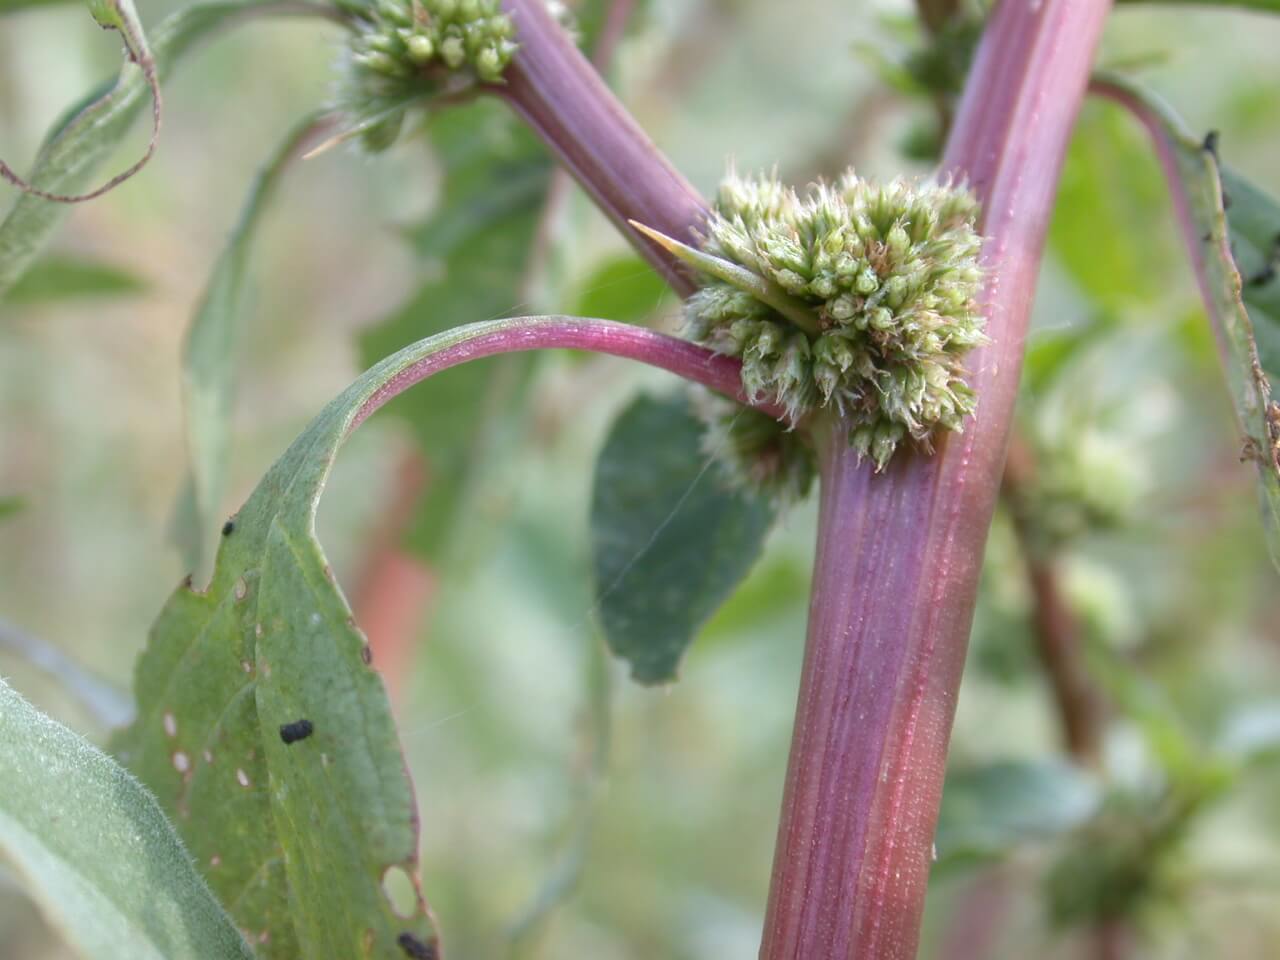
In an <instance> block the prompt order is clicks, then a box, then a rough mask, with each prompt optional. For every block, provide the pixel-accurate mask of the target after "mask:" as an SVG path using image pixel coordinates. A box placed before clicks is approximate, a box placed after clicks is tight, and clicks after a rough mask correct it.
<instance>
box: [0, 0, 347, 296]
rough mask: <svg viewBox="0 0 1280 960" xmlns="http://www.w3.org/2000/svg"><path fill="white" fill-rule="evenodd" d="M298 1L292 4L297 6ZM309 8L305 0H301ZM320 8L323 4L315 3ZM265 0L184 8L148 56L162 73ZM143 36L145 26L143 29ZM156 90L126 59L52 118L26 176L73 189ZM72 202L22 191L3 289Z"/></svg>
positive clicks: (0, 228)
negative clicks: (110, 78)
mask: <svg viewBox="0 0 1280 960" xmlns="http://www.w3.org/2000/svg"><path fill="white" fill-rule="evenodd" d="M298 9H299V8H298V6H297V5H294V12H297V11H298ZM301 9H305V8H301ZM316 9H317V15H323V8H320V7H319V6H318V5H317V8H316ZM275 10H276V8H275V7H274V6H273V5H272V4H270V3H264V2H263V0H224V2H215V3H201V4H196V5H194V6H190V7H187V8H185V9H183V10H179V11H177V12H176V13H174V14H172V15H171V16H169V17H167V18H166V19H165V20H164V21H163V22H161V23H160V24H159V25H158V26H157V27H156V29H155V30H154V31H152V33H151V37H150V56H151V58H152V59H153V60H154V61H155V65H156V73H157V75H158V76H159V77H160V79H162V80H163V79H164V77H165V76H166V75H167V74H168V72H169V71H170V70H171V69H172V68H173V67H174V66H175V65H176V64H177V63H178V62H179V61H180V60H181V59H182V58H183V57H184V56H185V55H186V54H187V53H188V52H189V51H190V50H191V48H192V47H194V46H195V45H196V44H197V43H198V42H199V41H201V40H203V39H205V38H206V37H208V36H209V35H211V34H213V33H215V32H216V31H217V30H219V29H220V28H222V27H224V26H227V25H229V24H231V23H233V22H236V21H238V20H242V19H245V18H248V17H252V16H255V15H266V14H270V13H272V12H275ZM116 16H120V14H119V12H118V10H117V13H116ZM137 35H138V36H139V37H140V36H141V32H140V28H139V31H138V34H137ZM149 96H150V91H149V87H148V83H147V80H146V77H145V76H144V74H143V71H142V70H141V69H140V68H139V67H138V65H137V64H135V63H133V62H129V63H126V64H125V66H124V68H123V69H122V70H121V72H120V75H119V77H118V78H117V79H116V80H115V81H114V82H113V83H109V84H107V85H106V87H105V88H102V89H98V90H95V91H94V92H93V94H91V95H90V96H89V97H87V98H85V99H84V100H82V101H81V102H80V103H78V104H76V105H75V106H74V107H72V108H71V109H70V110H68V111H67V112H66V113H65V114H64V115H63V117H62V118H61V119H60V120H59V121H58V122H57V123H55V124H54V127H53V131H52V132H51V133H50V135H49V137H48V139H47V140H46V141H45V143H44V145H43V146H42V147H41V148H40V152H39V154H38V155H37V157H36V160H35V163H34V166H33V169H32V171H31V173H30V174H29V176H28V177H27V180H28V182H30V183H31V184H32V185H33V186H35V187H37V188H39V189H40V190H44V191H47V192H50V193H57V194H73V193H75V192H76V191H77V190H81V189H83V188H84V187H85V186H86V185H89V180H90V177H92V176H93V174H94V172H95V171H96V170H97V168H98V167H99V165H101V164H102V162H103V161H105V160H106V159H107V157H108V156H109V155H110V154H111V152H112V151H113V150H115V148H116V147H117V146H119V145H120V143H121V142H122V141H123V140H124V138H125V135H126V134H127V133H128V132H129V130H130V129H131V127H132V126H133V122H134V120H135V119H136V118H137V116H138V113H139V112H140V111H141V110H142V109H143V108H144V107H145V106H146V104H147V102H148V97H149ZM69 211H70V207H68V206H67V205H66V204H61V203H51V202H49V201H48V200H45V199H42V198H40V197H37V196H32V195H30V194H22V195H20V196H19V197H18V199H17V200H16V201H15V203H14V205H13V207H12V209H11V210H10V211H9V213H8V215H7V216H6V217H5V219H4V221H3V222H0V297H3V295H4V294H5V292H6V291H7V290H8V289H9V288H10V287H12V286H13V285H14V283H16V282H17V281H18V279H19V278H20V277H21V276H22V275H23V274H24V273H25V272H26V270H27V268H28V267H29V266H31V264H32V263H33V262H34V261H35V259H36V258H37V257H38V256H39V255H40V254H41V252H43V251H44V249H45V248H46V247H47V246H48V244H49V242H50V240H51V239H52V238H53V235H54V233H55V232H56V231H57V229H58V226H59V224H61V223H62V220H63V218H64V217H66V216H67V214H68V212H69Z"/></svg>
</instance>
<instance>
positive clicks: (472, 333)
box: [348, 316, 783, 432]
mask: <svg viewBox="0 0 1280 960" xmlns="http://www.w3.org/2000/svg"><path fill="white" fill-rule="evenodd" d="M450 333H451V334H452V336H453V337H454V338H455V342H453V343H450V344H448V345H446V346H443V347H441V348H440V349H438V350H435V351H433V352H431V353H429V354H427V355H426V356H424V357H422V358H421V359H420V360H417V361H416V362H414V363H412V364H410V365H409V366H407V367H405V368H404V369H403V370H401V371H400V372H399V373H397V374H396V375H395V376H393V377H392V378H391V379H389V380H388V381H387V382H386V383H385V384H383V385H382V387H380V388H379V389H378V391H377V392H376V393H374V394H373V395H372V396H371V397H370V398H369V399H368V400H367V401H365V404H364V406H363V407H361V408H360V410H359V411H358V412H357V413H356V415H355V417H354V418H353V419H352V421H351V426H350V427H349V428H348V432H350V431H351V430H355V428H356V427H358V426H360V424H361V423H363V422H364V421H365V420H366V419H367V418H368V417H369V416H370V415H371V414H372V413H374V411H376V410H378V409H379V408H380V407H382V405H383V404H385V403H386V402H387V401H389V400H391V399H392V398H393V397H395V396H397V395H399V394H401V393H403V392H404V391H405V390H407V389H409V388H410V387H412V386H413V385H414V384H416V383H420V382H422V381H423V380H425V379H427V377H429V376H431V375H432V374H435V373H439V372H440V371H441V370H447V369H449V368H450V367H456V366H458V364H460V363H467V362H468V361H470V360H479V359H482V358H483V357H493V356H497V355H498V354H501V353H519V352H521V351H524V350H548V349H556V348H561V349H566V350H591V351H593V352H595V353H606V354H609V355H610V356H614V357H625V358H627V359H628V360H639V361H640V362H641V363H647V364H649V365H650V366H651V367H658V368H659V369H661V370H667V371H669V372H671V373H674V374H676V375H677V376H680V377H683V378H684V379H686V380H689V381H692V382H693V383H700V384H702V385H703V386H704V387H710V388H711V389H712V390H715V391H717V392H718V393H723V394H724V395H725V396H728V397H732V398H733V399H735V400H737V401H738V402H739V403H745V404H748V405H749V406H752V407H755V408H756V409H757V410H762V411H764V412H765V413H768V414H769V415H770V416H774V417H779V418H781V417H782V416H783V412H782V410H781V408H779V407H777V406H776V405H774V404H772V403H770V402H768V401H761V400H756V401H752V400H750V399H749V398H748V397H747V396H746V395H745V394H744V393H743V392H742V365H741V363H740V362H739V361H738V360H736V359H734V358H732V357H725V356H721V355H720V354H717V353H712V352H711V351H710V350H708V349H707V348H706V347H700V346H698V345H697V344H696V343H690V342H689V341H688V340H680V339H677V338H676V337H669V336H667V335H666V334H664V333H655V332H654V331H653V330H648V329H646V328H644V327H635V326H631V325H630V324H626V323H615V322H614V321H612V320H591V319H587V318H583V317H561V316H546V317H517V318H515V319H513V320H494V321H490V322H488V323H477V324H470V325H468V326H463V327H457V328H455V329H454V330H453V331H451V332H450Z"/></svg>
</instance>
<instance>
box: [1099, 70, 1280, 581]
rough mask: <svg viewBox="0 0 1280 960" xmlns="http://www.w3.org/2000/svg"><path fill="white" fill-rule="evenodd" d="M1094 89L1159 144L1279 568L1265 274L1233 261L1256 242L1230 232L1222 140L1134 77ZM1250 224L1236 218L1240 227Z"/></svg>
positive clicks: (1279, 443) (1102, 82)
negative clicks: (1197, 132)
mask: <svg viewBox="0 0 1280 960" xmlns="http://www.w3.org/2000/svg"><path fill="white" fill-rule="evenodd" d="M1094 87H1095V89H1098V90H1100V91H1101V92H1103V93H1104V94H1106V95H1108V96H1110V97H1111V98H1112V99H1113V100H1115V101H1116V102H1118V103H1120V104H1122V105H1123V106H1125V107H1127V108H1129V109H1130V110H1131V111H1132V112H1133V113H1134V114H1135V116H1137V118H1138V119H1139V120H1140V121H1142V123H1143V125H1144V126H1145V127H1146V128H1147V130H1148V132H1149V133H1150V134H1151V136H1152V138H1153V139H1154V141H1155V145H1156V149H1157V152H1158V154H1159V157H1160V161H1161V165H1162V166H1163V167H1164V170H1165V174H1166V176H1167V177H1168V179H1169V186H1170V190H1171V192H1172V193H1173V197H1174V205H1175V207H1176V208H1177V210H1178V219H1179V221H1180V223H1181V225H1182V228H1183V232H1184V234H1185V238H1186V243H1187V247H1188V249H1189V251H1190V253H1191V260H1192V265H1193V266H1194V268H1195V272H1196V276H1197V278H1198V279H1199V282H1200V292H1201V295H1202V297H1203V299H1204V303H1205V308H1206V309H1207V311H1208V313H1209V319H1210V322H1211V323H1212V324H1213V327H1214V332H1215V334H1216V338H1217V341H1218V345H1219V350H1220V351H1221V353H1222V361H1223V366H1224V367H1225V368H1226V374H1227V383H1228V386H1229V388H1230V393H1231V400H1232V403H1233V404H1234V406H1235V412H1236V419H1237V421H1238V422H1239V425H1240V430H1241V431H1242V432H1243V434H1244V456H1245V457H1246V458H1248V459H1251V460H1253V461H1254V463H1255V464H1256V465H1257V468H1258V479H1259V488H1260V496H1261V501H1262V510H1263V515H1264V517H1265V520H1266V536H1267V545H1268V548H1269V549H1270V551H1271V559H1272V561H1273V562H1274V563H1275V565H1276V566H1277V567H1278V568H1280V406H1278V405H1277V404H1276V403H1275V402H1274V401H1273V399H1272V394H1271V384H1270V381H1269V379H1268V377H1267V374H1266V371H1265V370H1264V369H1263V366H1262V362H1261V359H1260V357H1259V353H1258V345H1257V342H1256V341H1255V339H1254V330H1255V325H1254V323H1253V320H1252V319H1251V314H1250V311H1249V310H1248V309H1246V306H1245V299H1244V297H1245V295H1246V290H1247V289H1248V288H1249V287H1252V286H1255V283H1254V279H1255V278H1256V277H1257V276H1258V274H1256V273H1254V274H1250V282H1249V284H1248V285H1247V286H1246V283H1245V281H1244V280H1243V279H1242V277H1241V269H1242V268H1244V269H1254V267H1252V266H1250V265H1246V264H1241V266H1237V263H1236V261H1235V260H1234V259H1233V256H1232V251H1231V246H1232V243H1235V244H1236V245H1237V246H1238V247H1239V246H1240V245H1241V244H1242V243H1244V242H1247V241H1248V240H1249V237H1248V236H1247V235H1246V234H1245V233H1243V232H1242V231H1241V230H1240V229H1238V228H1232V229H1231V230H1230V231H1229V229H1228V220H1227V213H1226V210H1225V202H1224V182H1223V179H1222V174H1221V171H1220V167H1219V163H1218V156H1217V151H1216V143H1215V138H1213V137H1212V135H1211V138H1209V139H1206V140H1203V141H1202V140H1198V139H1196V138H1195V137H1192V136H1191V135H1190V134H1189V133H1188V132H1187V131H1186V129H1185V127H1184V126H1183V124H1182V121H1181V120H1179V119H1178V117H1177V116H1176V115H1175V114H1174V112H1173V111H1172V109H1170V108H1169V107H1168V105H1166V104H1165V103H1163V102H1162V101H1160V100H1159V99H1158V98H1156V97H1155V96H1154V95H1152V94H1151V93H1149V92H1147V91H1145V90H1143V89H1142V88H1140V87H1138V86H1137V85H1135V84H1134V83H1132V82H1131V81H1129V80H1127V79H1124V78H1121V77H1118V76H1114V75H1110V74H1108V75H1105V76H1099V77H1097V78H1095V80H1094ZM1233 180H1234V186H1235V189H1236V190H1237V191H1241V192H1243V189H1242V186H1243V181H1242V180H1241V179H1240V178H1239V177H1234V175H1233ZM1255 192H1256V191H1255ZM1255 202H1256V200H1255ZM1233 207H1234V204H1233ZM1244 222H1245V220H1244V219H1243V218H1238V219H1237V223H1238V224H1242V223H1244ZM1250 229H1251V230H1252V226H1251V228H1250ZM1273 240H1280V237H1273ZM1256 269H1257V270H1261V269H1262V267H1261V266H1259V267H1257V268H1256ZM1258 286H1262V285H1261V284H1258ZM1259 319H1262V315H1261V313H1260V314H1259Z"/></svg>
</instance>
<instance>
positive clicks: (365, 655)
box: [360, 643, 373, 667]
mask: <svg viewBox="0 0 1280 960" xmlns="http://www.w3.org/2000/svg"><path fill="white" fill-rule="evenodd" d="M360 659H361V660H363V661H364V665H365V666H366V667H367V666H370V665H371V664H372V663H373V647H371V646H369V645H368V644H367V643H366V644H365V645H364V646H363V647H361V648H360Z"/></svg>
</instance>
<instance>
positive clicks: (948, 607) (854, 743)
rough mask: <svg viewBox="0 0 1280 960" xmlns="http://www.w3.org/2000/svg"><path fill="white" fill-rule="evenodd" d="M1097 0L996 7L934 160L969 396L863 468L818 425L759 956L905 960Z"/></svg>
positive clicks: (837, 437) (843, 442)
mask: <svg viewBox="0 0 1280 960" xmlns="http://www.w3.org/2000/svg"><path fill="white" fill-rule="evenodd" d="M1108 9H1109V4H1108V3H1107V2H1106V0H1041V2H1039V3H1034V2H1031V0H1004V2H1002V3H1001V4H999V6H998V7H997V8H996V10H995V12H994V14H993V15H992V17H991V20H990V22H989V24H988V26H987V29H986V32H985V34H984V37H983V41H982V44H981V46H980V48H979V50H978V54H977V57H976V59H975V62H974V66H973V69H972V71H971V73H970V76H969V79H968V83H967V85H966V89H965V95H964V98H963V100H962V102H961V104H960V109H959V112H958V115H957V117H956V122H955V126H954V128H953V131H952V134H951V138H950V141H949V143H948V148H947V152H946V156H945V158H944V161H943V169H944V170H946V171H950V172H953V173H954V174H956V175H957V176H961V177H965V178H967V180H968V181H969V183H970V184H971V185H972V186H973V188H974V189H975V190H976V191H977V193H978V194H979V196H980V197H981V198H982V200H983V204H984V216H983V224H982V229H983V232H984V234H985V235H986V236H987V237H988V241H987V244H986V248H985V252H984V256H985V261H986V265H987V269H988V280H987V284H986V291H985V294H984V300H985V305H986V311H987V318H988V320H987V333H988V335H989V336H990V337H991V338H992V340H993V343H992V344H991V345H990V346H989V347H986V348H984V349H982V350H980V351H977V352H975V354H974V356H973V360H972V366H973V375H972V377H971V383H972V384H973V386H974V387H975V388H976V390H977V392H978V396H979V397H980V398H981V403H980V407H979V411H978V416H977V418H976V419H975V421H974V422H973V423H972V424H970V425H969V428H968V429H967V430H966V432H965V433H964V434H963V435H960V436H956V437H952V438H951V439H950V441H949V442H946V443H944V444H943V445H942V449H941V450H940V451H939V452H938V454H937V455H936V456H933V457H925V456H906V457H903V456H900V457H898V458H896V460H895V462H894V463H892V464H891V465H890V467H889V469H888V470H886V471H885V473H884V474H882V475H874V474H873V473H872V472H871V469H870V467H869V465H868V464H866V463H861V462H859V458H858V456H857V454H856V452H855V451H853V450H852V449H851V448H850V446H849V444H848V442H847V439H846V436H847V426H846V425H845V424H842V423H840V422H839V421H834V420H833V421H830V422H829V423H828V424H826V426H825V430H824V431H822V432H820V434H819V437H818V439H819V456H820V464H821V475H822V501H821V513H820V515H819V535H818V547H817V559H816V563H815V568H814V582H813V593H812V597H811V602H810V622H809V636H808V641H807V645H806V653H805V662H804V668H803V674H802V678H801V689H800V696H799V701H798V704H797V714H796V725H795V731H794V734H793V741H792V748H791V763H790V767H789V769H788V772H787V783H786V788H785V795H784V800H783V810H782V819H781V822H780V824H779V831H778V845H777V849H776V853H775V860H774V872H773V884H772V887H771V890H770V898H769V907H768V913H767V916H766V919H765V929H764V940H763V943H762V946H761V950H760V956H761V958H763V960H784V958H786V960H807V958H812V957H824V958H825V957H830V958H859V960H871V958H876V960H907V958H911V957H914V956H915V953H916V947H917V942H918V939H919V927H920V920H921V915H922V911H923V907H924V895H925V887H926V882H927V880H928V875H929V866H930V863H931V861H932V856H931V851H932V848H933V837H934V828H935V824H936V820H937V813H938V805H939V801H940V799H941V794H942V782H943V775H944V772H945V766H946V754H947V744H948V740H949V738H950V731H951V723H952V719H953V717H954V712H955V704H956V695H957V692H958V689H959V685H960V674H961V669H962V667H963V664H964V658H965V651H966V648H967V645H968V638H969V629H970V626H971V623H972V618H973V606H974V601H975V598H976V595H977V588H978V575H979V572H980V568H981V563H982V553H983V548H984V546H985V543H986V536H987V529H988V527H989V525H990V522H991V515H992V512H993V511H994V508H995V501H996V496H997V493H998V491H999V488H1000V476H1001V470H1002V466H1003V464H1004V458H1005V451H1006V446H1007V443H1008V435H1009V427H1010V423H1011V419H1012V413H1013V404H1014V398H1015V395H1016V392H1017V386H1018V378H1019V374H1020V371H1021V364H1022V352H1023V340H1024V337H1025V334H1026V327H1027V321H1028V316H1029V311H1030V306H1031V298H1032V295H1033V292H1034V287H1035V279H1036V273H1037V269H1038V265H1039V261H1040V254H1041V251H1042V248H1043V245H1044V239H1045V232H1046V229H1047V226H1048V221H1049V216H1050V213H1051V211H1052V207H1053V199H1054V195H1055V193H1056V190H1057V181H1058V174H1059V172H1060V170H1061V166H1062V160H1063V156H1064V154H1065V152H1066V146H1067V141H1068V138H1069V136H1070V133H1071V129H1072V126H1073V125H1074V122H1075V117H1076V113H1077V112H1078V110H1079V106H1080V101H1081V98H1082V96H1083V94H1084V90H1085V85H1086V83H1087V80H1088V76H1089V71H1090V67H1091V63H1092V59H1093V54H1094V51H1095V49H1096V46H1097V42H1098V37H1099V35H1100V33H1101V30H1102V25H1103V22H1104V21H1105V19H1106V15H1107V12H1108Z"/></svg>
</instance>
